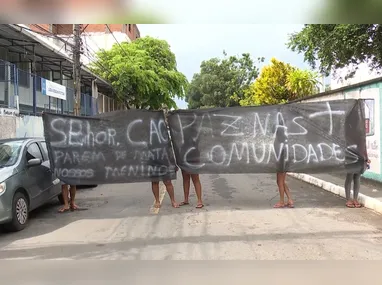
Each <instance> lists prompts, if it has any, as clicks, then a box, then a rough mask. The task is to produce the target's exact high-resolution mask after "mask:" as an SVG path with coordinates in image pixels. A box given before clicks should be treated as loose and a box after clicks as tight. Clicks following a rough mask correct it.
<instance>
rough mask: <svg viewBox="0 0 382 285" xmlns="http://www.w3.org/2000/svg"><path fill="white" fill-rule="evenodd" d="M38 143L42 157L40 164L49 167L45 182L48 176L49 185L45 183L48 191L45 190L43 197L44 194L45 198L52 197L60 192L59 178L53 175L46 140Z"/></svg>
mask: <svg viewBox="0 0 382 285" xmlns="http://www.w3.org/2000/svg"><path fill="white" fill-rule="evenodd" d="M39 145H40V147H41V151H42V155H43V157H44V162H43V163H42V164H43V165H44V166H46V167H48V168H49V171H48V173H47V183H48V176H49V185H47V187H48V188H49V189H48V191H45V192H46V195H44V197H45V196H46V198H47V199H49V198H51V197H53V196H54V195H58V194H59V193H61V186H60V185H59V184H60V179H58V178H57V177H56V176H55V175H54V173H53V171H52V169H51V167H50V161H49V155H48V149H47V147H46V142H44V141H40V142H39Z"/></svg>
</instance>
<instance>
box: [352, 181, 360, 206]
mask: <svg viewBox="0 0 382 285" xmlns="http://www.w3.org/2000/svg"><path fill="white" fill-rule="evenodd" d="M353 182H354V184H353V185H354V189H353V203H354V207H356V208H361V207H362V205H361V204H360V203H359V202H358V194H359V188H360V186H361V185H360V184H361V174H354V175H353Z"/></svg>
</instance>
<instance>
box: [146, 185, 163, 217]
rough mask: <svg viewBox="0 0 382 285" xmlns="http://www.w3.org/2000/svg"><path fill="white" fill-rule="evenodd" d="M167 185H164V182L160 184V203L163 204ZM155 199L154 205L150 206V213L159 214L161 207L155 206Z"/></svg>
mask: <svg viewBox="0 0 382 285" xmlns="http://www.w3.org/2000/svg"><path fill="white" fill-rule="evenodd" d="M166 192H167V191H166V186H164V184H162V183H161V184H159V203H160V205H161V206H162V202H163V199H164V196H165V195H166ZM154 206H155V200H154V203H153V205H152V206H151V208H150V213H151V214H156V215H157V214H158V213H159V210H160V208H155V207H154Z"/></svg>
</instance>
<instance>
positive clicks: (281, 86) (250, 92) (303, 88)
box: [240, 58, 319, 106]
mask: <svg viewBox="0 0 382 285" xmlns="http://www.w3.org/2000/svg"><path fill="white" fill-rule="evenodd" d="M318 84H319V82H318V75H317V74H316V73H314V72H311V71H309V70H300V69H298V68H296V67H293V66H292V65H290V64H288V63H284V62H282V61H279V60H277V59H275V58H272V59H271V63H270V64H269V65H267V66H264V67H263V69H262V70H261V73H260V76H259V77H258V78H257V79H256V81H255V82H254V83H253V84H251V86H250V87H249V88H248V89H247V90H246V91H245V94H244V99H243V100H241V101H240V105H241V106H253V105H272V104H280V103H286V102H288V101H290V100H294V99H297V98H301V97H304V96H308V95H312V94H314V93H315V92H317V91H318V89H317V85H318Z"/></svg>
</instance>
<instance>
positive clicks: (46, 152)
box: [41, 142, 49, 160]
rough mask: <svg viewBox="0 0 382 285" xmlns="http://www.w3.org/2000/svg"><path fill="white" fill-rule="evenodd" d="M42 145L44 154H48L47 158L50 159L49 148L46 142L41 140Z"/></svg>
mask: <svg viewBox="0 0 382 285" xmlns="http://www.w3.org/2000/svg"><path fill="white" fill-rule="evenodd" d="M41 147H42V152H43V153H44V156H46V157H47V160H49V158H48V148H47V147H46V142H41Z"/></svg>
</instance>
